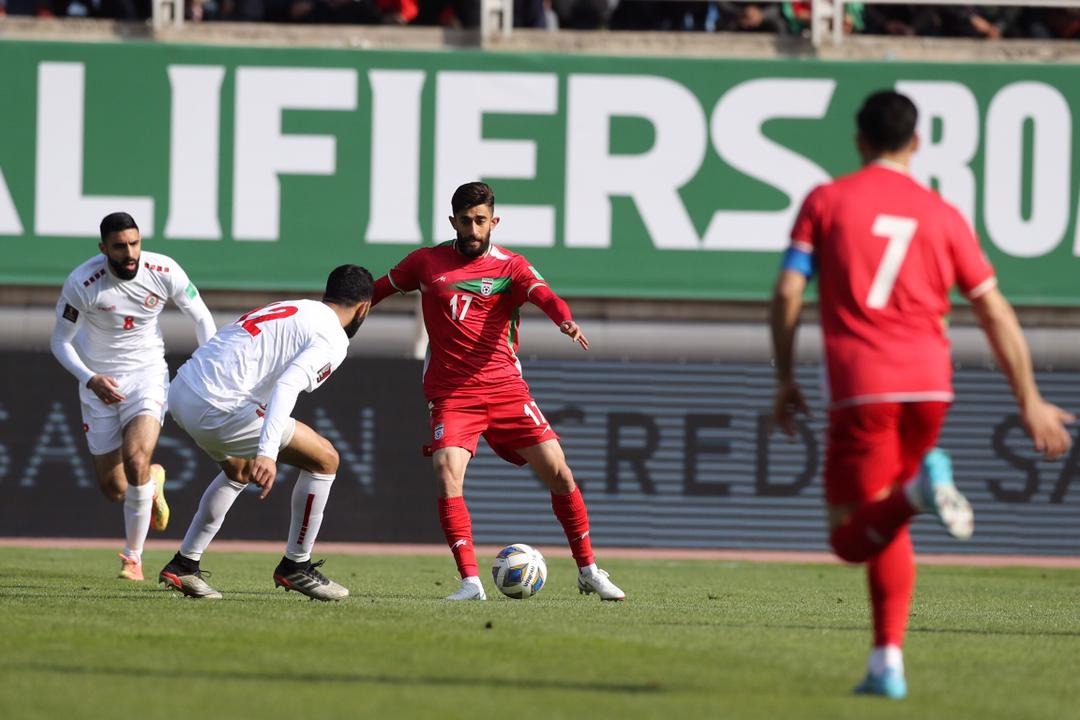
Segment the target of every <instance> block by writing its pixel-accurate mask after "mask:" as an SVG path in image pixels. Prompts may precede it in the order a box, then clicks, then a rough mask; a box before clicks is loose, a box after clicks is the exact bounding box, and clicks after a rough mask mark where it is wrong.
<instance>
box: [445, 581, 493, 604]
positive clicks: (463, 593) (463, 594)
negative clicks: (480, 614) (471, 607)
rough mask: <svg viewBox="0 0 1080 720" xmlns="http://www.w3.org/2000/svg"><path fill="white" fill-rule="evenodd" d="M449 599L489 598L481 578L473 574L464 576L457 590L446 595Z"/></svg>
mask: <svg viewBox="0 0 1080 720" xmlns="http://www.w3.org/2000/svg"><path fill="white" fill-rule="evenodd" d="M446 599H447V600H487V593H485V592H484V586H483V584H482V583H481V582H480V578H478V577H476V576H473V577H467V578H462V580H461V587H460V588H458V590H457V592H455V593H451V594H450V595H447V596H446Z"/></svg>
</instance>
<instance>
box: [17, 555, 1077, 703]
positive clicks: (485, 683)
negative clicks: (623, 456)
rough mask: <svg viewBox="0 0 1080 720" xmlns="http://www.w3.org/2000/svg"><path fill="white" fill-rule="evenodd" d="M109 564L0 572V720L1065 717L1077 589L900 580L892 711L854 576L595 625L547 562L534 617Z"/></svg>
mask: <svg viewBox="0 0 1080 720" xmlns="http://www.w3.org/2000/svg"><path fill="white" fill-rule="evenodd" d="M169 555H170V554H169V553H165V552H161V551H150V552H148V553H147V556H146V560H145V563H146V564H145V567H146V570H147V572H148V575H149V574H150V573H151V572H153V573H155V576H156V570H157V569H158V568H159V567H160V566H161V565H163V564H164V563H165V561H166V560H167V559H168V557H169ZM114 558H115V555H114V554H113V553H110V552H107V551H104V550H29V549H11V548H3V549H0V623H2V625H0V718H6V719H8V720H30V719H33V718H48V719H49V720H58V719H65V720H66V719H68V718H120V719H123V718H139V719H150V718H169V719H170V720H175V719H176V718H186V717H206V718H236V719H239V718H259V719H260V720H270V719H272V718H318V719H323V718H350V719H353V718H380V719H382V718H434V719H437V720H442V719H444V718H469V719H470V720H479V719H484V718H507V717H511V718H522V717H528V718H575V719H581V718H663V719H664V720H681V719H683V718H694V719H696V718H721V717H723V718H770V719H772V718H784V719H787V718H829V719H832V718H860V719H864V718H875V719H877V718H977V719H978V720H987V719H988V718H1010V719H1015V718H1039V719H1040V720H1043V719H1047V718H1052V719H1059V718H1080V571H1078V570H1042V569H1026V568H955V567H923V568H920V572H919V585H918V590H917V594H916V598H915V605H914V615H913V617H912V621H911V628H910V633H909V636H908V642H907V648H906V661H907V666H908V681H909V684H910V697H909V699H908V700H906V701H904V702H900V703H896V702H891V701H887V700H881V699H877V698H863V697H853V696H851V695H850V689H851V687H852V686H853V685H854V683H855V682H856V681H857V680H858V679H859V678H860V675H861V674H862V670H863V666H864V662H865V657H866V649H867V645H868V643H869V632H868V630H867V625H868V619H867V605H866V601H865V590H864V584H863V576H862V572H861V570H858V569H854V568H847V567H840V566H832V565H829V566H826V565H780V564H750V563H730V562H727V563H724V562H708V561H659V560H657V561H641V560H609V561H607V562H605V563H604V565H605V567H606V568H607V569H609V570H610V571H611V573H612V577H613V578H614V579H615V580H617V581H618V582H619V583H620V584H621V585H622V586H623V588H624V589H626V590H627V592H628V594H629V600H628V601H627V602H625V603H601V602H600V601H598V600H597V599H596V598H595V597H584V596H579V595H578V593H577V589H576V587H575V584H574V576H573V573H574V572H575V570H574V567H573V564H572V562H571V561H570V560H569V559H563V558H560V557H557V553H556V550H555V549H549V550H548V564H549V573H548V584H547V586H546V587H545V588H544V590H543V592H542V593H541V594H540V595H539V596H538V597H536V598H533V599H530V600H525V601H514V600H508V599H504V598H502V597H501V596H497V594H496V593H495V592H494V591H493V590H492V586H491V583H490V577H486V578H485V581H486V582H485V584H486V586H487V587H488V592H489V593H490V597H491V598H492V599H491V600H489V601H488V602H485V603H460V604H459V603H447V602H444V601H441V600H439V598H440V597H442V596H443V595H445V594H447V593H449V592H450V591H452V590H453V589H455V588H456V585H457V583H456V580H455V579H454V573H453V564H452V561H451V560H450V558H449V556H447V557H379V556H338V555H332V556H329V561H328V562H327V564H326V566H325V567H324V570H325V571H326V572H327V574H328V575H330V576H331V577H333V578H335V579H337V580H338V581H340V582H343V583H344V584H345V585H346V586H348V587H349V588H350V589H351V590H352V597H350V598H349V599H348V600H346V601H345V602H342V603H334V604H321V603H315V602H310V601H308V600H307V599H305V598H301V597H300V596H298V595H296V594H295V593H288V594H287V593H285V592H284V591H283V590H280V589H278V590H275V589H274V588H273V584H272V580H271V573H272V571H273V568H274V566H275V565H276V563H277V559H278V556H276V555H262V554H239V553H236V554H232V553H227V552H215V551H214V550H213V549H211V552H210V553H209V554H208V555H207V557H206V558H205V559H204V560H203V565H204V566H205V567H207V568H209V569H210V570H212V571H214V575H213V577H212V578H211V582H212V584H213V585H214V586H215V587H217V588H218V589H219V590H221V591H222V592H223V593H224V594H225V599H224V600H222V601H220V602H196V601H192V600H188V599H186V598H182V597H181V596H179V595H177V594H175V593H171V592H166V591H165V590H164V589H163V588H162V586H160V585H157V584H155V583H153V582H151V581H150V580H148V581H147V582H145V583H140V584H133V583H124V582H122V581H119V580H116V579H114V577H113V575H114V573H115V571H116V570H117V568H118V562H116V561H115V559H114ZM489 561H490V558H484V559H482V560H481V563H482V565H486V563H487V562H489ZM482 569H483V568H482Z"/></svg>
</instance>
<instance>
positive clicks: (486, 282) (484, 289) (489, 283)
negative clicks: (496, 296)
mask: <svg viewBox="0 0 1080 720" xmlns="http://www.w3.org/2000/svg"><path fill="white" fill-rule="evenodd" d="M494 289H495V278H482V279H481V280H480V294H481V295H483V296H484V297H487V296H488V295H490V294H491V291H492V290H494Z"/></svg>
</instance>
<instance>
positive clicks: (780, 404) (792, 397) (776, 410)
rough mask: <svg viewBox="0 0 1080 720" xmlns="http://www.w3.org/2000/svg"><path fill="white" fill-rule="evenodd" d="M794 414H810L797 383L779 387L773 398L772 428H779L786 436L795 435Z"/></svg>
mask: <svg viewBox="0 0 1080 720" xmlns="http://www.w3.org/2000/svg"><path fill="white" fill-rule="evenodd" d="M795 413H802V414H803V415H809V414H810V408H808V407H807V406H806V399H805V398H804V397H803V394H802V390H801V389H800V388H799V386H798V384H797V383H790V384H785V385H780V386H779V387H778V388H776V396H775V397H774V398H773V413H772V424H773V427H779V428H780V429H781V430H783V431H784V432H785V433H786V434H788V435H791V436H792V437H794V435H795Z"/></svg>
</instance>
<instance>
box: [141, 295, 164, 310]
mask: <svg viewBox="0 0 1080 720" xmlns="http://www.w3.org/2000/svg"><path fill="white" fill-rule="evenodd" d="M159 302H161V298H159V297H158V296H157V295H155V294H154V293H150V294H149V295H147V296H146V299H145V300H143V305H144V306H145V307H146V308H147V309H149V310H153V309H154V308H156V307H157V305H158V303H159Z"/></svg>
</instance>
